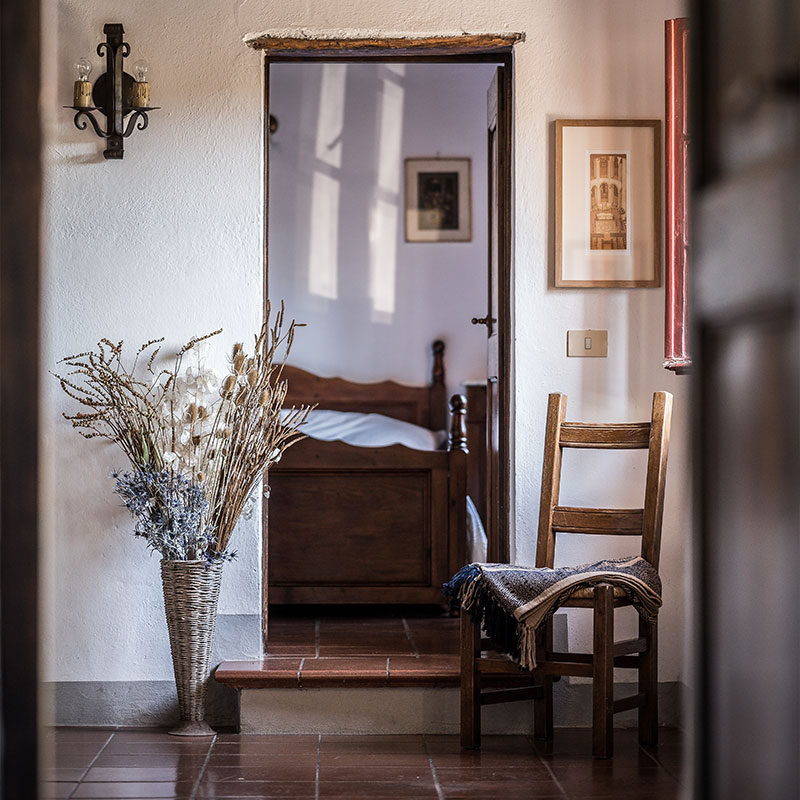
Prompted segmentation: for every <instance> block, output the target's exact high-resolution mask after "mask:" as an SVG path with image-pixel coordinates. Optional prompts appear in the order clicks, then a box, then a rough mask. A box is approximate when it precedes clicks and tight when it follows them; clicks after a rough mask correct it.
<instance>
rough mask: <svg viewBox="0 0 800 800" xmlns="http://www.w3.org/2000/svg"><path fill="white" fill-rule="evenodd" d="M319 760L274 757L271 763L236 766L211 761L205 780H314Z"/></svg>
mask: <svg viewBox="0 0 800 800" xmlns="http://www.w3.org/2000/svg"><path fill="white" fill-rule="evenodd" d="M316 776H317V761H316V758H314V759H301V760H295V759H289V758H282V759H280V760H279V759H272V760H271V762H270V763H268V764H264V763H260V762H251V763H249V764H238V765H235V766H223V765H220V764H218V763H216V762H215V763H211V762H209V764H208V765H207V766H206V769H205V772H204V773H203V780H204V781H208V782H209V783H226V782H230V781H262V782H263V781H270V782H271V781H281V782H287V781H314V780H316Z"/></svg>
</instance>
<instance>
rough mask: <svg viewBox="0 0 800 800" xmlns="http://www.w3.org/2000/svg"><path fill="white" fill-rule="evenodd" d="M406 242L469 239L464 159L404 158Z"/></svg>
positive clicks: (469, 199) (468, 192) (469, 197)
mask: <svg viewBox="0 0 800 800" xmlns="http://www.w3.org/2000/svg"><path fill="white" fill-rule="evenodd" d="M406 241H407V242H470V241H472V191H471V175H470V160H469V159H468V158H407V159H406Z"/></svg>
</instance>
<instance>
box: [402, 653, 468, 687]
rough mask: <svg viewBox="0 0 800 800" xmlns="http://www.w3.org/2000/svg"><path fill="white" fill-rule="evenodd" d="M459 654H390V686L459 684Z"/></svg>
mask: <svg viewBox="0 0 800 800" xmlns="http://www.w3.org/2000/svg"><path fill="white" fill-rule="evenodd" d="M459 681H460V674H459V660H458V656H446V655H437V656H425V655H423V656H420V657H419V658H413V657H403V656H390V658H389V686H416V685H420V684H422V685H426V686H457V685H458V684H459Z"/></svg>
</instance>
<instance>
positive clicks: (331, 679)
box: [300, 656, 386, 688]
mask: <svg viewBox="0 0 800 800" xmlns="http://www.w3.org/2000/svg"><path fill="white" fill-rule="evenodd" d="M300 683H301V685H302V686H303V687H304V688H312V687H315V686H335V685H347V686H385V685H386V658H383V657H380V656H361V657H358V658H315V659H307V660H306V661H304V662H303V666H302V668H301V670H300Z"/></svg>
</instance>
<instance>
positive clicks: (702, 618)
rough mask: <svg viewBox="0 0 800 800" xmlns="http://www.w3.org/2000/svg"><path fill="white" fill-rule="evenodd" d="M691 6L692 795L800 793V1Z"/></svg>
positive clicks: (713, 799) (715, 1)
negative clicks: (695, 633)
mask: <svg viewBox="0 0 800 800" xmlns="http://www.w3.org/2000/svg"><path fill="white" fill-rule="evenodd" d="M693 11H694V12H695V13H694V14H693V17H692V20H691V24H692V35H693V37H695V36H696V37H697V38H696V40H695V41H694V42H693V57H694V60H693V65H692V66H693V71H694V74H693V84H694V90H695V92H696V93H695V94H694V95H693V107H694V108H696V109H697V114H696V116H695V117H694V119H693V130H695V131H697V136H696V138H695V140H694V141H695V142H696V144H697V145H698V146H697V148H696V149H695V150H694V154H695V156H696V157H697V158H698V163H697V165H696V167H697V172H696V193H695V196H694V201H695V204H694V208H695V216H694V219H693V224H694V228H693V230H694V233H695V238H694V242H695V245H696V248H697V249H696V258H695V260H694V269H695V270H696V271H695V273H694V275H693V282H692V285H693V293H692V302H693V313H694V316H695V328H694V335H695V339H694V341H695V343H696V345H697V362H696V363H697V368H698V369H697V375H696V380H697V382H696V385H695V388H696V397H695V399H696V401H697V403H696V408H697V413H696V417H695V421H696V425H695V431H694V441H695V443H696V452H695V455H696V458H695V467H696V470H697V473H696V474H697V481H696V486H697V492H696V501H697V507H698V522H699V543H698V553H697V555H698V562H699V584H698V588H699V591H698V600H699V606H700V613H699V616H698V628H699V637H698V645H699V647H698V651H697V654H696V656H697V664H698V676H697V677H698V686H697V689H698V703H697V706H696V709H695V722H696V725H695V729H696V742H695V745H696V747H695V758H694V765H695V781H694V796H695V797H698V798H701V797H702V798H706V800H722V799H723V798H724V799H725V800H737V799H738V798H756V797H763V798H767V797H770V798H772V797H775V798H778V797H800V769H798V754H799V753H800V677H799V676H800V623H799V622H798V612H797V590H796V587H797V576H798V573H800V424H799V416H800V347H799V343H800V270H798V258H799V256H798V253H800V237H798V228H799V226H798V216H797V187H798V185H800V156H799V154H798V141H799V140H800V124H799V121H800V102H799V101H798V72H797V49H796V48H797V37H798V33H799V31H798V16H799V12H798V6H797V3H796V2H795V0H764V2H762V3H758V4H750V5H748V4H744V5H741V6H737V9H736V13H735V14H732V13H731V10H730V8H729V7H728V6H727V4H725V3H722V2H720V1H719V0H711V1H710V2H703V3H700V2H698V3H696V4H695V7H694V9H693Z"/></svg>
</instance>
